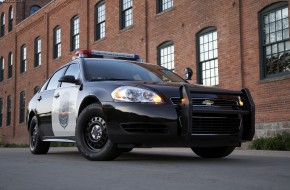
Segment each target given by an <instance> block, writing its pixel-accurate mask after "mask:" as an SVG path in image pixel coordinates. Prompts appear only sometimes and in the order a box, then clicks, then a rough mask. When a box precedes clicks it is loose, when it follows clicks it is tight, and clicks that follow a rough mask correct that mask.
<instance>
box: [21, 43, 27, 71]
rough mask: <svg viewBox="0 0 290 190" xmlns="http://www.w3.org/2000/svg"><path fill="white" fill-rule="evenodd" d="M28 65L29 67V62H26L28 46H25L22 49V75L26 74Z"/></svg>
mask: <svg viewBox="0 0 290 190" xmlns="http://www.w3.org/2000/svg"><path fill="white" fill-rule="evenodd" d="M26 65H27V60H26V45H25V44H24V45H23V46H21V48H20V73H24V72H26Z"/></svg>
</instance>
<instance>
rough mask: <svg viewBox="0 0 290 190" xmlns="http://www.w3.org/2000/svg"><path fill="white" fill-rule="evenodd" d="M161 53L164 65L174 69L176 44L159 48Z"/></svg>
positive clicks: (161, 62)
mask: <svg viewBox="0 0 290 190" xmlns="http://www.w3.org/2000/svg"><path fill="white" fill-rule="evenodd" d="M158 51H159V55H160V58H159V60H160V63H159V65H161V66H162V67H165V68H167V69H169V70H174V46H173V45H167V46H163V47H161V48H159V49H158Z"/></svg>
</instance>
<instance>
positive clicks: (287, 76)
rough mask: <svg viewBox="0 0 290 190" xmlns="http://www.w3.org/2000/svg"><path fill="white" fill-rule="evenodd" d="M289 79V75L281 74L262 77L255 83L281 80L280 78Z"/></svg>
mask: <svg viewBox="0 0 290 190" xmlns="http://www.w3.org/2000/svg"><path fill="white" fill-rule="evenodd" d="M287 79H288V80H289V79H290V75H289V74H288V75H283V76H277V77H272V78H264V79H261V80H259V81H257V84H264V83H269V82H275V81H281V80H287Z"/></svg>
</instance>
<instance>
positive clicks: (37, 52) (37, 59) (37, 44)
mask: <svg viewBox="0 0 290 190" xmlns="http://www.w3.org/2000/svg"><path fill="white" fill-rule="evenodd" d="M40 65H41V38H40V37H37V38H36V39H35V40H34V67H38V66H40Z"/></svg>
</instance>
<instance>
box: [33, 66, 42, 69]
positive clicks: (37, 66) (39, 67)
mask: <svg viewBox="0 0 290 190" xmlns="http://www.w3.org/2000/svg"><path fill="white" fill-rule="evenodd" d="M40 67H41V65H38V66H36V67H33V70H37V69H38V68H40Z"/></svg>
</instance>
